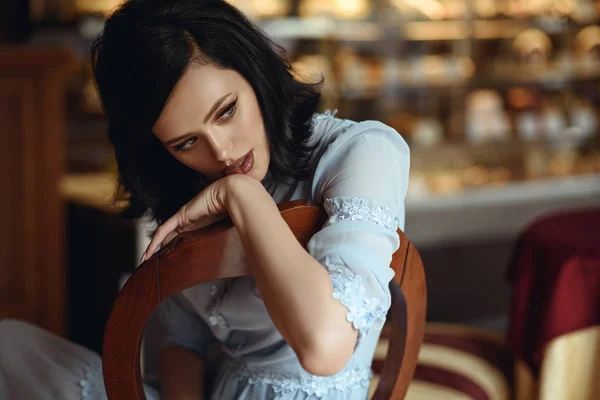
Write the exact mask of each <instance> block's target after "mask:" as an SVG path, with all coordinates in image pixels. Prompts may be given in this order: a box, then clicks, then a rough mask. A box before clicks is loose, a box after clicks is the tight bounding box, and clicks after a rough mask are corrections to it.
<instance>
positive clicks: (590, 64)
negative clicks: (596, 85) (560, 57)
mask: <svg viewBox="0 0 600 400" xmlns="http://www.w3.org/2000/svg"><path fill="white" fill-rule="evenodd" d="M573 50H574V53H575V59H576V60H577V61H578V66H579V67H580V71H581V72H584V73H585V72H592V73H598V72H600V26H598V25H591V26H587V27H585V28H583V29H582V30H581V31H579V33H578V34H577V36H575V40H574V41H573Z"/></svg>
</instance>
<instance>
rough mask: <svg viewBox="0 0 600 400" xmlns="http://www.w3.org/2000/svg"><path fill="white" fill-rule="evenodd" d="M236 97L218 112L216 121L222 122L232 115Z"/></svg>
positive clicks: (234, 109)
mask: <svg viewBox="0 0 600 400" xmlns="http://www.w3.org/2000/svg"><path fill="white" fill-rule="evenodd" d="M236 105H237V99H235V100H234V101H233V102H232V103H231V104H229V105H228V106H227V107H226V108H225V109H224V110H223V111H221V113H220V114H219V118H218V119H217V122H224V121H227V120H228V119H230V118H231V117H233V116H234V114H235V111H236Z"/></svg>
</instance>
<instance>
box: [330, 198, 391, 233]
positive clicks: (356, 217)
mask: <svg viewBox="0 0 600 400" xmlns="http://www.w3.org/2000/svg"><path fill="white" fill-rule="evenodd" d="M325 211H327V214H328V215H329V216H330V217H337V218H339V219H341V220H347V219H349V220H351V221H362V220H367V221H368V220H371V221H373V222H375V223H377V224H379V225H383V226H384V227H386V228H388V229H391V230H392V231H394V232H395V231H396V230H397V229H398V228H399V227H400V220H399V219H398V218H396V217H394V216H392V215H391V214H390V208H389V207H388V206H378V205H376V206H374V207H371V208H369V207H368V206H366V205H365V200H364V199H361V198H358V197H353V198H352V199H351V200H350V201H343V202H342V204H341V205H338V204H337V203H336V202H335V201H334V200H333V199H326V200H325Z"/></svg>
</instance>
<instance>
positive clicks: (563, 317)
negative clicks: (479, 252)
mask: <svg viewBox="0 0 600 400" xmlns="http://www.w3.org/2000/svg"><path fill="white" fill-rule="evenodd" d="M508 278H509V280H510V282H511V283H512V285H513V299H512V300H513V301H512V310H511V320H510V326H509V332H508V344H509V346H510V348H511V350H512V351H513V352H514V354H515V356H516V357H518V358H520V359H522V360H523V361H525V362H527V363H528V364H529V365H530V367H531V368H532V370H533V372H534V374H538V373H539V368H540V364H541V361H542V359H543V350H544V348H545V346H546V345H547V344H548V343H549V342H550V341H551V340H552V339H554V338H556V337H558V336H560V335H563V334H566V333H569V332H573V331H576V330H579V329H583V328H587V327H590V326H593V325H598V324H600V208H597V209H588V210H583V211H576V212H565V213H562V214H555V215H552V216H548V217H546V218H543V219H540V220H538V221H537V222H535V223H534V224H532V225H531V226H530V227H529V228H528V229H527V230H526V231H525V232H524V233H523V234H522V235H521V237H520V238H519V240H518V241H517V244H516V246H515V249H514V254H513V258H512V261H511V263H510V266H509V269H508Z"/></svg>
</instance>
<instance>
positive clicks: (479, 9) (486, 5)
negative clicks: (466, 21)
mask: <svg viewBox="0 0 600 400" xmlns="http://www.w3.org/2000/svg"><path fill="white" fill-rule="evenodd" d="M501 7H502V4H501V2H499V1H498V0H477V1H474V2H473V10H474V11H475V13H476V14H477V15H478V16H480V17H482V18H494V17H496V16H497V15H498V14H499V13H500V12H501Z"/></svg>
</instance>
